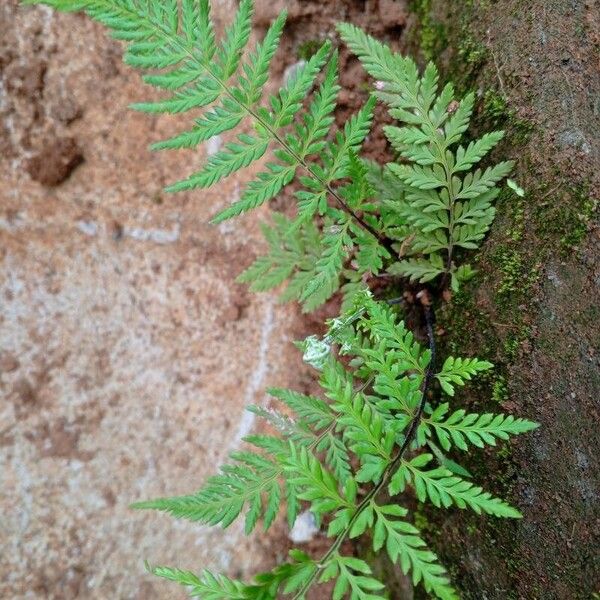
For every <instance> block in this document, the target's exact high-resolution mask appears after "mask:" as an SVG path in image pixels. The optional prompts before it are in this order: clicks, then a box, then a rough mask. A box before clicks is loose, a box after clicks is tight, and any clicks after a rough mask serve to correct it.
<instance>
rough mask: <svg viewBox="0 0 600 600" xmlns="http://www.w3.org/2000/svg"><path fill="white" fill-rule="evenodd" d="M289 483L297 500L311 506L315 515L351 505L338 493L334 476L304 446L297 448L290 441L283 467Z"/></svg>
mask: <svg viewBox="0 0 600 600" xmlns="http://www.w3.org/2000/svg"><path fill="white" fill-rule="evenodd" d="M283 468H284V470H285V472H286V474H287V479H288V481H289V482H290V483H291V484H292V485H293V486H294V487H295V488H296V489H297V493H296V496H297V497H298V498H299V499H300V500H307V501H309V502H310V503H311V511H312V512H314V513H315V514H316V515H321V514H324V513H327V512H331V511H335V510H338V509H340V508H344V507H352V505H351V504H350V503H349V502H348V500H346V498H344V496H342V495H341V493H340V487H339V483H338V481H337V480H336V479H335V477H334V476H333V475H332V474H331V473H330V472H329V471H328V470H327V469H326V468H325V467H324V466H323V465H322V464H321V463H320V462H319V460H318V458H317V457H316V456H315V455H314V454H313V453H312V452H310V451H309V450H307V449H306V448H305V447H301V448H297V447H296V446H295V445H294V444H293V443H292V442H290V452H289V455H288V457H287V459H286V461H285V464H284V466H283Z"/></svg>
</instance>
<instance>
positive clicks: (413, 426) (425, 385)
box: [293, 290, 436, 600]
mask: <svg viewBox="0 0 600 600" xmlns="http://www.w3.org/2000/svg"><path fill="white" fill-rule="evenodd" d="M419 299H420V301H421V306H422V307H423V316H424V319H425V328H426V331H427V345H428V347H429V351H430V352H431V359H430V361H429V364H428V365H427V369H426V371H425V376H424V377H423V382H422V383H421V400H420V402H419V406H418V407H417V410H416V412H415V414H414V415H413V417H412V419H411V421H410V425H409V427H408V431H407V433H406V436H405V438H404V441H403V442H402V446H400V449H399V450H398V453H397V454H396V456H395V457H394V458H393V460H392V462H391V463H390V464H389V465H388V467H387V468H386V470H385V471H384V473H383V475H382V477H381V481H380V482H379V483H378V484H377V485H376V486H375V487H374V488H372V489H371V490H370V491H369V493H368V494H367V495H366V496H365V497H364V498H363V500H362V501H361V503H360V504H359V505H358V507H357V509H356V512H355V513H354V516H353V517H352V519H350V522H349V523H348V526H347V527H346V528H345V529H344V531H342V533H340V534H339V535H338V536H337V538H336V539H335V541H334V543H333V544H332V545H331V546H330V548H329V550H327V552H326V553H325V554H324V555H323V556H322V557H321V558H320V559H319V561H318V562H317V569H315V571H314V572H313V574H312V575H311V577H310V578H309V579H307V580H306V582H305V583H304V585H303V586H302V587H301V588H300V589H299V590H298V592H297V593H296V595H295V596H294V598H293V600H301V599H302V598H304V596H305V594H306V592H307V591H308V590H309V589H310V587H311V586H312V585H313V583H314V582H315V581H316V579H317V576H318V575H319V573H320V572H321V570H322V569H323V568H324V567H325V566H326V565H327V563H328V561H329V559H330V558H331V557H332V556H333V555H334V554H335V553H336V552H337V551H338V550H339V548H340V546H341V545H342V543H343V542H344V540H345V539H346V537H348V534H349V533H350V530H351V529H352V526H353V525H354V523H355V522H356V521H357V519H358V518H359V516H360V515H361V513H362V512H363V511H364V510H365V508H367V506H368V505H369V504H370V503H371V500H373V499H374V498H376V497H377V496H378V495H379V494H380V493H381V492H382V491H383V490H384V489H385V487H386V486H387V484H388V483H389V480H390V479H391V477H392V476H393V475H394V473H395V472H396V469H397V468H398V466H399V465H400V463H401V462H402V459H403V457H404V454H405V453H406V451H407V450H408V449H409V448H410V445H411V444H412V442H413V440H414V439H415V435H416V433H417V430H418V428H419V422H420V421H421V417H422V415H423V410H424V408H425V403H426V401H427V400H426V399H427V394H428V392H429V388H430V386H431V382H432V380H433V375H434V373H435V358H436V345H435V335H434V332H433V326H434V324H435V313H434V311H433V308H432V306H431V304H430V300H429V295H428V293H427V292H426V291H425V290H423V292H422V293H421V294H420V298H419Z"/></svg>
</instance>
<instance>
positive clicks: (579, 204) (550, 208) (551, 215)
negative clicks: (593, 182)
mask: <svg viewBox="0 0 600 600" xmlns="http://www.w3.org/2000/svg"><path fill="white" fill-rule="evenodd" d="M567 185H568V184H567V183H564V185H563V184H560V185H559V186H557V188H556V189H555V190H550V192H548V193H546V196H547V198H548V199H547V200H545V201H544V202H541V203H539V204H538V206H537V207H536V211H535V219H536V224H537V231H536V233H537V235H538V236H539V237H540V238H542V239H554V240H556V241H557V246H558V249H559V251H560V252H561V253H562V254H563V255H564V256H566V255H568V254H570V252H571V250H573V249H574V248H577V247H578V246H579V245H580V244H581V242H582V241H583V239H584V238H585V236H586V234H587V232H588V225H589V222H590V220H591V218H592V216H593V215H594V212H595V210H596V208H597V201H595V200H594V199H592V198H591V197H590V195H589V191H590V186H589V184H583V185H580V186H578V187H576V188H575V189H574V190H572V191H567V190H568V188H567ZM557 199H560V201H557Z"/></svg>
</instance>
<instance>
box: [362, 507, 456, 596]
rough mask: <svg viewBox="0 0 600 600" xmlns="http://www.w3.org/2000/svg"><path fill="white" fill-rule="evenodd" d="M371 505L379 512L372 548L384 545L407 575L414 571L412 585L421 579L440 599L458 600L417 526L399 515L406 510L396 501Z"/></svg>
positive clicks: (391, 557) (391, 558) (376, 513)
mask: <svg viewBox="0 0 600 600" xmlns="http://www.w3.org/2000/svg"><path fill="white" fill-rule="evenodd" d="M372 506H373V510H374V512H375V515H376V519H375V527H374V530H373V550H375V551H376V552H377V551H378V550H380V549H381V548H382V547H383V546H384V545H385V548H386V551H387V553H388V556H389V557H390V560H391V561H392V562H394V563H399V564H400V568H401V569H402V572H403V573H404V574H405V575H409V574H411V575H412V582H413V585H417V584H418V583H419V582H420V581H422V582H423V586H424V587H425V589H426V590H427V591H428V592H431V593H433V594H435V595H436V596H437V597H438V598H441V600H458V595H457V593H456V592H455V590H454V589H453V588H452V586H451V585H450V581H449V579H448V576H447V575H446V571H445V569H444V567H442V566H441V565H440V564H439V563H438V558H437V556H436V555H435V554H434V553H433V552H431V550H429V549H428V548H427V546H426V544H425V542H424V541H423V540H422V539H421V538H420V537H419V531H418V529H416V528H415V527H414V526H413V525H411V524H410V523H407V522H406V521H402V520H399V519H398V517H404V516H405V515H406V512H407V511H406V510H405V509H403V508H402V507H400V506H397V505H395V504H390V505H383V506H380V505H377V504H375V503H373V505H372ZM392 517H396V518H392Z"/></svg>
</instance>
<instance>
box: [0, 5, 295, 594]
mask: <svg viewBox="0 0 600 600" xmlns="http://www.w3.org/2000/svg"><path fill="white" fill-rule="evenodd" d="M235 4H236V3H235V2H234V1H233V0H229V1H226V0H222V1H221V2H213V6H214V15H215V19H216V21H217V24H218V25H219V26H222V23H223V20H224V19H229V18H230V16H231V14H232V10H233V8H234V6H235ZM120 56H121V48H120V45H119V44H118V43H117V42H115V41H112V40H110V39H108V38H107V37H106V36H105V35H104V32H103V30H102V28H101V27H98V26H95V25H93V24H92V23H91V22H90V21H89V20H88V19H87V18H84V17H83V16H81V15H56V14H54V13H52V12H51V11H49V10H47V9H44V8H36V9H32V8H24V7H21V8H18V7H17V3H16V0H8V2H6V1H5V2H2V5H1V6H0V70H1V71H0V149H1V156H0V173H1V180H0V397H1V399H2V400H1V403H0V597H2V598H7V599H8V598H51V599H60V600H68V599H69V598H86V599H95V598H97V599H107V598H118V599H125V598H127V599H129V598H131V599H140V600H141V599H142V598H143V599H144V600H149V599H152V598H176V597H179V596H177V591H176V590H174V588H173V587H172V586H170V585H168V584H162V583H161V582H158V581H156V580H155V579H154V578H152V577H150V576H148V575H145V574H144V571H143V562H142V561H143V560H144V559H148V560H149V561H151V562H152V563H161V564H172V565H178V566H181V567H189V568H194V569H196V568H199V567H200V566H208V567H213V568H216V569H224V570H227V571H229V572H230V573H232V574H243V575H247V574H248V573H251V572H254V571H256V570H257V569H259V568H260V567H261V566H264V565H263V564H262V563H264V562H269V561H271V560H273V559H274V558H275V555H277V554H278V553H281V552H283V550H284V549H283V550H282V543H283V542H282V543H280V540H281V539H282V538H285V532H283V531H282V530H281V528H279V530H276V532H275V534H274V536H272V537H271V538H266V539H263V540H262V541H261V540H258V539H250V540H245V538H244V537H243V535H242V532H241V529H240V528H239V527H237V526H234V527H232V528H231V529H230V530H229V532H228V533H227V534H226V535H224V534H223V532H222V531H221V530H209V529H207V528H204V527H201V526H193V525H192V526H190V525H189V524H187V523H181V522H175V521H173V520H171V519H169V518H167V517H165V516H162V515H155V514H140V513H135V512H133V511H131V510H130V509H129V508H128V504H129V503H130V502H131V501H133V500H136V499H146V498H150V497H154V496H157V495H164V494H178V493H188V492H191V491H193V490H195V489H196V488H198V487H199V486H200V484H201V483H202V481H203V480H204V479H205V478H206V477H207V476H208V475H209V474H211V473H213V472H214V471H215V469H216V466H217V465H218V464H219V463H221V462H222V461H223V460H224V459H225V457H226V455H227V453H228V452H229V451H231V450H233V449H236V448H237V447H238V446H239V444H240V439H241V437H242V436H243V435H245V434H246V433H247V432H248V431H249V429H250V428H251V427H252V425H253V421H252V419H251V418H248V416H243V415H244V410H243V409H244V406H245V405H246V404H248V403H261V402H263V401H264V388H265V385H266V384H267V383H269V384H275V385H285V384H288V383H291V384H293V383H297V382H298V380H299V379H300V378H302V377H304V376H305V375H304V373H305V371H303V367H302V366H301V365H300V362H299V359H298V356H297V352H296V351H295V350H294V349H293V348H292V346H291V344H290V343H289V342H290V340H291V339H294V337H296V336H298V335H299V331H298V329H297V328H298V323H299V320H298V317H297V313H296V309H294V308H293V307H281V306H279V305H277V304H276V303H275V301H274V297H272V296H269V295H260V296H256V295H250V294H248V293H247V291H246V289H245V288H244V287H242V286H240V285H237V284H235V283H234V278H235V276H236V275H237V274H238V273H239V272H240V271H241V270H242V268H243V267H245V266H247V265H248V264H249V262H250V261H251V260H252V258H253V257H254V255H255V254H256V253H257V252H258V251H259V250H260V249H261V244H262V239H261V237H260V235H259V233H258V227H257V222H258V219H259V216H258V215H252V216H248V217H246V218H243V219H239V220H237V221H235V222H234V223H225V224H223V225H221V226H219V227H215V226H211V225H208V220H209V218H210V216H211V215H212V214H214V213H215V212H217V211H218V210H219V209H221V208H223V207H225V206H226V205H227V204H228V203H230V202H232V201H233V200H235V199H236V198H237V197H238V194H239V190H240V186H241V185H242V184H243V181H244V179H245V178H247V177H248V176H249V175H250V174H248V173H246V174H243V175H241V176H240V177H239V178H232V179H230V180H228V181H227V182H226V183H224V184H223V185H220V186H219V187H218V188H216V189H214V190H210V191H206V192H195V193H193V194H179V195H165V194H164V193H163V192H162V188H163V187H164V186H165V185H166V184H167V183H169V182H172V181H174V180H176V179H178V178H181V177H183V176H185V175H187V174H189V173H191V172H193V171H194V170H197V169H198V167H199V166H200V164H201V163H202V161H203V160H204V159H205V158H206V154H207V152H211V151H214V149H215V146H218V143H219V141H218V140H216V141H215V140H212V141H211V143H210V144H208V145H206V147H204V148H202V149H200V150H198V151H187V152H170V153H167V152H164V153H158V154H153V153H151V152H150V151H149V150H148V145H149V143H150V142H152V141H156V140H159V139H162V138H165V137H167V136H169V135H170V134H173V133H175V132H176V131H179V130H181V129H182V128H183V127H184V125H185V124H187V123H188V122H189V119H185V118H184V119H175V118H167V117H156V118H153V117H150V116H147V115H141V114H136V113H134V112H132V111H129V110H128V109H127V105H128V104H129V103H130V102H133V101H136V100H141V99H146V98H147V97H148V95H149V93H150V92H149V90H148V88H145V87H144V86H143V84H142V83H141V82H140V79H139V77H138V75H137V74H135V73H133V72H132V71H131V70H130V69H128V68H126V67H124V66H123V65H122V64H121V60H120ZM294 328H296V330H295V331H294ZM283 546H285V543H283ZM279 558H281V557H279Z"/></svg>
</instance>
